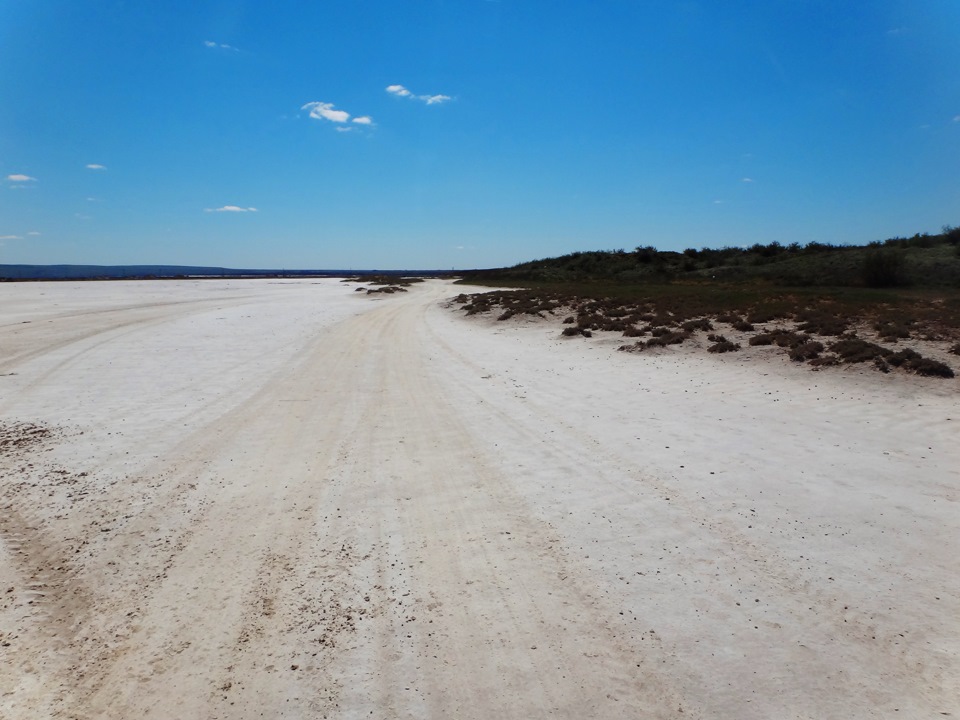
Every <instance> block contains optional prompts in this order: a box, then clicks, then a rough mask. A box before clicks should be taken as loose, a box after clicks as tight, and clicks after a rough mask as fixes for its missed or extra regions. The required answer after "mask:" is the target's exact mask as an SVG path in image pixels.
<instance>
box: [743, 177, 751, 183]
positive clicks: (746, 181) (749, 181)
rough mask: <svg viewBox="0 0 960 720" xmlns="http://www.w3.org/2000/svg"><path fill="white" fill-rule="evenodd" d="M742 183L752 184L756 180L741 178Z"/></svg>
mask: <svg viewBox="0 0 960 720" xmlns="http://www.w3.org/2000/svg"><path fill="white" fill-rule="evenodd" d="M740 182H745V183H752V182H754V179H753V178H749V177H745V178H740Z"/></svg>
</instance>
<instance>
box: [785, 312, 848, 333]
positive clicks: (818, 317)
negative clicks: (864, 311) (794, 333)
mask: <svg viewBox="0 0 960 720" xmlns="http://www.w3.org/2000/svg"><path fill="white" fill-rule="evenodd" d="M800 319H801V320H803V322H802V323H801V324H800V325H799V326H798V327H797V330H800V331H802V332H806V333H814V334H816V335H830V336H834V337H836V336H838V335H843V334H844V333H845V332H846V331H847V328H848V327H849V326H850V322H849V321H848V320H846V319H845V318H841V317H837V316H836V315H826V314H821V313H803V314H802V315H801V317H800Z"/></svg>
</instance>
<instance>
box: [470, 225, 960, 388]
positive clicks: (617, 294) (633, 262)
mask: <svg viewBox="0 0 960 720" xmlns="http://www.w3.org/2000/svg"><path fill="white" fill-rule="evenodd" d="M462 282H464V283H472V284H487V285H500V286H507V287H509V286H522V287H523V288H524V289H516V290H502V289H501V290H494V291H491V292H487V293H475V294H472V295H466V294H461V295H460V296H459V297H457V298H456V303H457V304H459V305H460V306H461V307H462V308H463V310H464V311H465V312H466V314H467V315H476V314H489V315H492V316H495V317H496V319H497V320H498V321H501V322H502V321H507V320H509V319H510V318H512V317H517V316H520V317H522V316H535V317H539V318H544V319H550V318H551V317H552V318H555V319H556V320H557V322H561V318H562V324H563V325H564V326H565V327H564V328H563V329H562V332H561V334H562V335H563V336H565V337H577V336H583V337H591V336H592V335H593V334H594V333H595V332H615V333H619V334H621V335H622V336H623V337H625V338H630V339H631V340H630V342H629V343H628V344H625V345H622V346H620V348H619V349H620V350H626V351H631V352H637V351H643V350H649V349H658V348H659V349H662V348H667V347H669V346H674V345H679V344H682V343H684V342H685V341H687V340H690V339H694V338H696V336H697V334H698V333H699V332H703V333H704V334H705V335H706V344H705V345H704V346H705V347H706V349H707V350H709V351H710V352H712V353H727V352H736V351H739V350H740V349H741V347H742V344H748V345H750V346H754V347H755V346H775V347H778V348H782V349H783V351H785V352H786V353H787V354H788V355H789V357H790V359H791V360H793V361H796V362H798V363H806V364H808V365H809V366H811V367H813V368H817V369H819V368H821V367H827V366H830V365H840V364H851V363H862V362H870V363H872V365H873V366H874V367H875V368H876V369H878V370H880V371H882V372H886V373H889V372H891V371H892V370H902V371H906V372H910V373H915V374H918V375H928V376H936V377H943V378H951V377H954V371H953V368H951V367H950V366H949V365H947V364H946V363H944V362H943V360H944V359H947V358H948V357H949V354H953V355H958V354H960V342H957V341H958V340H960V289H958V288H960V228H951V227H946V228H944V231H943V233H942V234H940V235H933V236H931V235H916V236H914V237H913V238H909V239H904V238H893V239H891V240H888V241H886V242H877V243H871V244H870V245H868V246H866V247H846V246H839V247H838V246H830V245H823V244H820V243H811V244H810V245H807V246H806V247H800V246H782V245H780V244H779V243H771V244H770V245H754V246H752V247H749V248H724V249H722V250H710V249H704V250H694V249H690V250H686V251H684V252H683V253H676V252H661V251H657V250H656V249H654V248H650V247H641V248H637V249H636V250H635V251H634V252H632V253H627V252H624V251H622V250H618V251H611V252H587V253H573V254H571V255H565V256H563V257H559V258H553V259H547V260H537V261H534V262H528V263H521V264H520V265H516V266H514V267H512V268H502V269H498V270H480V271H475V272H472V273H465V274H464V279H463V281H462ZM717 330H722V332H717ZM907 341H909V342H910V343H911V344H913V345H914V347H904V345H903V344H901V343H904V344H905V343H906V342H907ZM917 347H920V348H921V349H922V350H923V351H924V353H927V354H928V355H929V354H930V353H932V354H933V355H934V357H932V358H931V357H929V356H924V355H923V354H921V353H920V352H919V351H918V350H917V349H916V348H917Z"/></svg>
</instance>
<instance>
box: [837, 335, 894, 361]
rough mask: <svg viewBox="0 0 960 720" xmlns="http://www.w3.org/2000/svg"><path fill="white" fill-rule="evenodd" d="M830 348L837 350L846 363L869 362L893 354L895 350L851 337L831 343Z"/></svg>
mask: <svg viewBox="0 0 960 720" xmlns="http://www.w3.org/2000/svg"><path fill="white" fill-rule="evenodd" d="M830 349H831V350H832V351H833V352H835V353H836V354H837V355H839V356H840V358H841V359H842V360H843V362H845V363H860V362H869V361H871V360H873V359H874V358H878V357H879V358H885V357H887V356H888V355H893V351H891V350H887V348H885V347H881V346H880V345H876V344H875V343H872V342H867V341H866V340H862V339H861V338H856V337H850V338H844V339H843V340H837V342H835V343H833V344H832V345H830Z"/></svg>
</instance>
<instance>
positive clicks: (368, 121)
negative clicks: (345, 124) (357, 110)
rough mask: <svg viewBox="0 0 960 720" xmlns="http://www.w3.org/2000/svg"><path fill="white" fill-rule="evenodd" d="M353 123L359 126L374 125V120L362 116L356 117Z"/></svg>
mask: <svg viewBox="0 0 960 720" xmlns="http://www.w3.org/2000/svg"><path fill="white" fill-rule="evenodd" d="M353 122H355V123H357V125H373V118H372V117H370V116H369V115H361V116H360V117H355V118H354V119H353Z"/></svg>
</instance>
